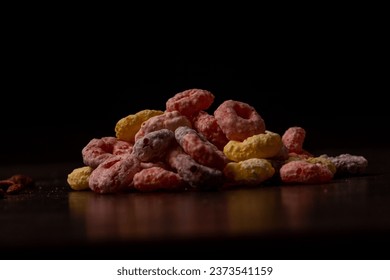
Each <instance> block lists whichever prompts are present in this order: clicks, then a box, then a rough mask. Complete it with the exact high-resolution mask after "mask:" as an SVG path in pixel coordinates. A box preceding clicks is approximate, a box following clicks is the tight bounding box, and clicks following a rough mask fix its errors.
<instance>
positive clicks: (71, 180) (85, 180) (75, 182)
mask: <svg viewBox="0 0 390 280" xmlns="http://www.w3.org/2000/svg"><path fill="white" fill-rule="evenodd" d="M92 171H93V169H92V168H91V167H89V166H83V167H79V168H75V169H73V171H72V172H70V173H69V174H68V178H67V182H68V184H69V186H70V187H71V188H72V189H73V190H75V191H82V190H86V189H89V176H90V175H91V173H92Z"/></svg>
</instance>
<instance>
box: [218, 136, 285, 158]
mask: <svg viewBox="0 0 390 280" xmlns="http://www.w3.org/2000/svg"><path fill="white" fill-rule="evenodd" d="M282 147H283V142H282V138H281V137H280V135H279V134H277V133H274V132H271V131H266V132H265V133H261V134H256V135H253V136H250V137H248V138H246V139H245V140H244V141H242V142H239V141H234V140H230V141H229V142H228V143H227V144H226V145H225V147H224V148H223V152H224V154H225V155H226V157H227V158H228V159H230V160H232V161H235V162H239V161H243V160H247V159H250V158H272V157H274V156H276V155H277V154H278V153H279V152H280V149H282Z"/></svg>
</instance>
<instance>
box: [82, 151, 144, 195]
mask: <svg viewBox="0 0 390 280" xmlns="http://www.w3.org/2000/svg"><path fill="white" fill-rule="evenodd" d="M141 169H142V167H141V165H140V161H139V159H138V158H136V157H135V156H134V155H133V154H123V155H116V156H112V157H110V158H108V159H107V160H106V161H104V162H102V163H101V164H100V165H99V166H98V167H97V168H96V169H94V170H93V171H92V173H91V175H90V177H89V187H90V189H91V190H93V191H94V192H97V193H100V194H107V193H119V192H124V191H126V190H130V189H131V188H132V183H133V177H134V175H135V174H136V173H137V172H139V171H141Z"/></svg>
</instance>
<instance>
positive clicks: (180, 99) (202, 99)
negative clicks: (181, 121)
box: [166, 88, 214, 118]
mask: <svg viewBox="0 0 390 280" xmlns="http://www.w3.org/2000/svg"><path fill="white" fill-rule="evenodd" d="M213 102H214V95H213V94H212V93H211V92H210V91H207V90H204V89H196V88H194V89H187V90H185V91H182V92H179V93H177V94H175V95H174V96H173V97H171V98H169V99H168V101H167V102H166V110H167V111H168V112H172V111H179V112H180V113H181V114H182V115H184V116H187V117H189V118H191V116H193V115H195V114H197V113H199V112H200V111H202V110H206V109H208V108H209V107H210V106H211V104H212V103H213Z"/></svg>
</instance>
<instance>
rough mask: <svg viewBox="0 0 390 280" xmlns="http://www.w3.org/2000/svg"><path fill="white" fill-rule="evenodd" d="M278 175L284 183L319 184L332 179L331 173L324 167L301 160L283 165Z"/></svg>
mask: <svg viewBox="0 0 390 280" xmlns="http://www.w3.org/2000/svg"><path fill="white" fill-rule="evenodd" d="M279 174H280V178H281V180H282V182H284V183H303V184H320V183H326V182H329V181H330V180H332V179H333V173H332V171H330V169H329V168H328V167H327V166H326V165H323V164H320V163H310V162H307V161H303V160H295V161H290V162H288V163H286V164H284V165H283V166H282V167H281V168H280V170H279Z"/></svg>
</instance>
